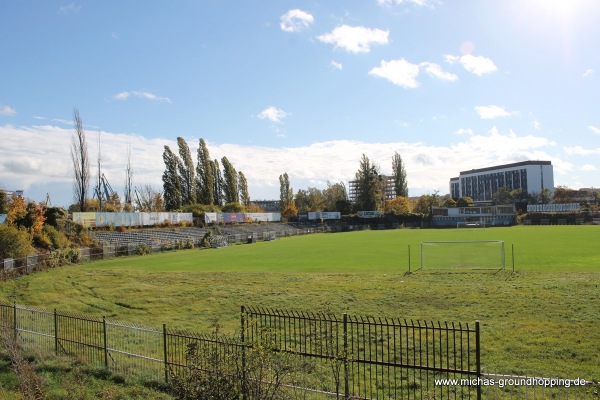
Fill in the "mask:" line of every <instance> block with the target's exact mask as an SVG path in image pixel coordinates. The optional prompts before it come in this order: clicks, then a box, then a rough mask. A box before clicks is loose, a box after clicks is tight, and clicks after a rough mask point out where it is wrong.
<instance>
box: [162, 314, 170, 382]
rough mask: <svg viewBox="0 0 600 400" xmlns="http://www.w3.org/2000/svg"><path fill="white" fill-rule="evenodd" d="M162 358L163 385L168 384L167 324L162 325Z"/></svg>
mask: <svg viewBox="0 0 600 400" xmlns="http://www.w3.org/2000/svg"><path fill="white" fill-rule="evenodd" d="M163 356H164V358H165V383H169V359H168V358H167V324H163Z"/></svg>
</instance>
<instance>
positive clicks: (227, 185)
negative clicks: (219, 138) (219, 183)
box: [221, 157, 240, 203]
mask: <svg viewBox="0 0 600 400" xmlns="http://www.w3.org/2000/svg"><path fill="white" fill-rule="evenodd" d="M221 163H223V196H224V199H225V203H239V202H240V197H239V190H238V174H237V171H236V170H235V168H233V165H232V164H231V163H230V162H229V160H228V159H227V157H223V158H222V159H221Z"/></svg>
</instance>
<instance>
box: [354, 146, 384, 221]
mask: <svg viewBox="0 0 600 400" xmlns="http://www.w3.org/2000/svg"><path fill="white" fill-rule="evenodd" d="M354 179H355V180H356V183H357V185H356V191H357V196H356V207H357V208H358V210H363V211H372V210H377V209H379V208H382V207H383V204H381V203H382V202H381V190H382V188H381V183H380V182H379V167H378V166H377V165H376V164H374V163H371V160H369V158H368V157H367V156H366V155H364V154H363V155H362V158H361V160H360V166H359V168H358V171H357V172H356V174H355V178H354Z"/></svg>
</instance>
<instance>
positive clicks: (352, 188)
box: [348, 175, 396, 204]
mask: <svg viewBox="0 0 600 400" xmlns="http://www.w3.org/2000/svg"><path fill="white" fill-rule="evenodd" d="M379 180H380V181H383V183H384V186H383V187H384V189H383V200H384V201H387V200H393V199H395V198H396V189H395V188H394V177H393V176H387V175H379ZM358 194H359V193H358V181H350V182H348V200H350V202H351V203H352V204H356V201H357V199H358Z"/></svg>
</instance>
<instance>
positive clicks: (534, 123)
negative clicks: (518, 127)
mask: <svg viewBox="0 0 600 400" xmlns="http://www.w3.org/2000/svg"><path fill="white" fill-rule="evenodd" d="M531 125H532V126H533V129H536V130H539V129H540V128H541V126H542V124H541V123H540V121H538V120H537V119H534V120H533V121H531Z"/></svg>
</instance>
